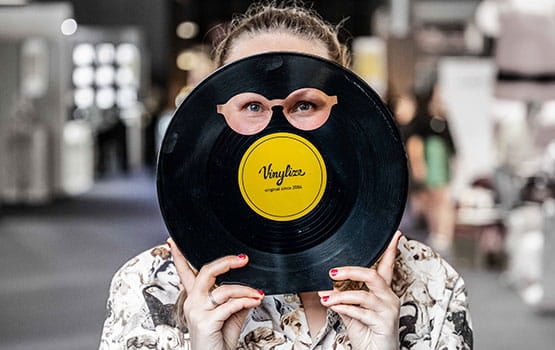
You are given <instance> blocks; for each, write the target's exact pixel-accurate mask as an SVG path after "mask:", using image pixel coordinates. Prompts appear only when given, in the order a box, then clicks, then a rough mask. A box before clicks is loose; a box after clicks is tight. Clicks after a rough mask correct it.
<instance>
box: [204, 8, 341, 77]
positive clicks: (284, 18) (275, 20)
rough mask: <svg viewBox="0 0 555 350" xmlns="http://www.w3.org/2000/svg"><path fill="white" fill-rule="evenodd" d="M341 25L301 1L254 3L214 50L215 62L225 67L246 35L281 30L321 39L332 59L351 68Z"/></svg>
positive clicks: (234, 19) (230, 24) (236, 19)
mask: <svg viewBox="0 0 555 350" xmlns="http://www.w3.org/2000/svg"><path fill="white" fill-rule="evenodd" d="M341 25H342V22H341V23H340V24H338V25H336V26H334V25H332V24H330V23H328V22H326V21H325V20H324V19H322V17H321V16H320V15H319V14H318V13H316V12H315V11H313V10H312V9H311V8H308V7H305V6H303V4H302V2H300V1H284V2H281V3H279V4H278V3H276V2H275V1H271V2H265V3H254V4H252V5H251V6H249V8H248V9H247V11H246V12H245V13H244V14H243V15H240V16H236V17H235V18H233V20H232V21H231V22H230V23H229V25H228V26H227V27H226V28H225V29H224V30H225V33H224V35H223V39H222V40H221V41H220V42H219V44H218V45H217V46H216V48H215V50H214V61H215V62H216V64H217V65H218V66H222V65H223V64H224V62H225V60H226V58H227V56H228V54H229V51H230V48H231V47H232V45H233V43H234V41H235V40H236V39H237V38H238V37H240V36H241V35H243V34H245V33H267V32H274V31H278V32H279V31H281V32H286V33H291V34H293V35H297V36H299V37H301V38H306V39H307V40H320V41H321V42H322V43H324V44H325V46H326V47H327V49H328V54H329V57H330V59H331V60H332V61H335V62H336V63H339V64H341V65H343V66H346V67H347V66H349V65H350V63H351V57H350V53H349V49H348V48H347V46H346V45H345V44H344V43H341V42H340V40H339V35H338V34H339V29H340V28H341Z"/></svg>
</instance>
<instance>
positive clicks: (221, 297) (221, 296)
mask: <svg viewBox="0 0 555 350" xmlns="http://www.w3.org/2000/svg"><path fill="white" fill-rule="evenodd" d="M210 293H211V294H212V298H213V299H214V302H215V303H216V304H218V306H219V305H222V304H225V303H227V302H228V301H229V300H231V299H239V298H251V299H254V300H259V299H262V298H263V297H264V292H263V291H261V290H256V289H253V288H250V287H247V286H241V285H222V286H219V287H217V288H214V289H213V290H212V291H211V292H210ZM207 304H208V305H209V306H210V308H214V306H213V305H212V301H210V298H208V303H207Z"/></svg>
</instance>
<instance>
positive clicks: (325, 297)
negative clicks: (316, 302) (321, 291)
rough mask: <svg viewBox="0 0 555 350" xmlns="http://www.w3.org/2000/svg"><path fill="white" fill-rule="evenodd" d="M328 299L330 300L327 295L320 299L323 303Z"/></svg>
mask: <svg viewBox="0 0 555 350" xmlns="http://www.w3.org/2000/svg"><path fill="white" fill-rule="evenodd" d="M329 298H330V296H329V295H324V296H323V297H322V301H323V302H324V303H325V302H326V301H328V299H329Z"/></svg>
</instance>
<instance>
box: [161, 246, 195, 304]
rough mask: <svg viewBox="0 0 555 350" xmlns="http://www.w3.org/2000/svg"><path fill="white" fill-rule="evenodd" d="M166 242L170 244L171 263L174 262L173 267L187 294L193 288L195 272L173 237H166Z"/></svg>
mask: <svg viewBox="0 0 555 350" xmlns="http://www.w3.org/2000/svg"><path fill="white" fill-rule="evenodd" d="M167 242H168V244H169V246H170V251H171V254H172V257H173V263H174V264H175V268H176V270H177V274H178V275H179V279H180V280H181V284H182V285H183V286H184V288H185V291H186V292H187V294H189V293H190V291H191V289H192V288H193V285H194V284H195V279H196V274H197V272H196V271H195V270H194V269H193V267H192V266H191V264H190V263H189V261H187V259H186V258H185V256H183V254H182V253H181V250H179V248H178V247H177V244H175V242H174V241H173V239H172V238H168V240H167Z"/></svg>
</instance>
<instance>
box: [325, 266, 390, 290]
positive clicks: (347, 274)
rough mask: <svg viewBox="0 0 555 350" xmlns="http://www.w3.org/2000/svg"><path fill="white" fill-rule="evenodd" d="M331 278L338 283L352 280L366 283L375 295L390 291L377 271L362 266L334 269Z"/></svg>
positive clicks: (331, 271)
mask: <svg viewBox="0 0 555 350" xmlns="http://www.w3.org/2000/svg"><path fill="white" fill-rule="evenodd" d="M329 274H330V277H331V278H332V279H333V280H336V281H344V280H352V281H360V282H365V283H366V286H367V287H368V288H369V289H371V290H373V291H374V292H375V293H378V291H387V290H389V289H390V288H389V285H388V284H387V282H386V281H385V279H384V278H383V277H382V276H381V275H380V274H379V273H378V271H377V270H375V269H372V268H367V267H360V266H344V267H337V268H333V269H331V270H330V272H329Z"/></svg>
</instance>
